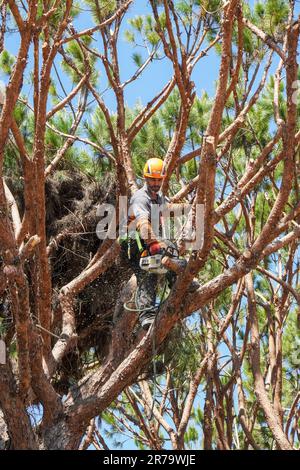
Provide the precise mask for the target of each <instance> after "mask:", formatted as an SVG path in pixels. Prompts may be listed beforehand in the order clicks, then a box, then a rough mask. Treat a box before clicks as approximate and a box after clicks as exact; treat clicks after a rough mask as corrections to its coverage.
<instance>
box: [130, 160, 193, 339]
mask: <svg viewBox="0 0 300 470" xmlns="http://www.w3.org/2000/svg"><path fill="white" fill-rule="evenodd" d="M143 176H144V179H145V184H144V186H143V187H142V188H141V189H139V190H138V191H136V192H135V193H134V195H133V196H132V198H131V200H130V205H129V210H128V236H127V238H126V240H125V239H123V240H122V241H121V246H122V251H123V255H125V256H126V257H127V259H128V261H129V263H130V267H131V268H132V270H133V271H134V273H135V275H136V277H137V292H136V304H137V307H138V310H139V321H140V323H141V325H142V327H143V328H144V329H145V330H147V329H148V328H149V327H150V326H151V325H152V323H153V321H154V319H155V316H156V314H157V312H158V307H156V306H155V302H156V297H157V290H158V287H159V282H160V279H161V275H160V273H166V276H167V281H168V283H169V286H170V287H171V286H172V285H173V284H174V282H175V280H176V274H179V273H180V272H181V271H183V269H184V268H185V267H186V260H185V259H179V257H178V256H176V255H175V254H174V252H175V251H177V250H176V246H174V245H173V244H172V243H171V242H170V241H169V240H168V239H166V238H165V235H164V224H163V213H164V210H165V209H166V212H168V208H170V207H171V206H170V203H169V202H168V199H167V198H166V197H165V196H164V195H163V194H162V193H161V191H160V189H161V186H162V183H163V179H164V172H163V160H161V159H160V158H150V159H149V160H147V162H146V164H145V166H144V172H143ZM157 255H160V256H159V257H157ZM144 257H147V259H151V258H152V259H153V260H154V261H156V260H157V258H159V259H160V260H161V261H160V262H161V266H155V265H154V266H153V269H151V268H150V269H149V270H143V269H142V266H143V265H145V264H147V263H144V262H143V261H144V260H143V258H144ZM141 260H142V263H141ZM145 261H146V260H145ZM198 287H199V283H198V282H197V281H196V280H194V281H193V282H192V284H191V285H190V288H189V291H190V292H191V291H194V290H196V289H197V288H198Z"/></svg>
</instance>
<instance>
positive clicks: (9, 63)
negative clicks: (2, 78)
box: [0, 49, 15, 76]
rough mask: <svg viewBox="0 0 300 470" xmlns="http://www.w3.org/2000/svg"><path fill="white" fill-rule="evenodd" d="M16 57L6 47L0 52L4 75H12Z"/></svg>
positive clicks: (1, 68) (0, 64) (0, 68)
mask: <svg viewBox="0 0 300 470" xmlns="http://www.w3.org/2000/svg"><path fill="white" fill-rule="evenodd" d="M14 63H15V57H14V56H13V55H12V54H10V52H8V51H7V50H6V49H4V50H3V51H2V52H1V54H0V70H1V72H2V73H3V74H4V75H8V76H9V75H11V73H12V67H13V65H14Z"/></svg>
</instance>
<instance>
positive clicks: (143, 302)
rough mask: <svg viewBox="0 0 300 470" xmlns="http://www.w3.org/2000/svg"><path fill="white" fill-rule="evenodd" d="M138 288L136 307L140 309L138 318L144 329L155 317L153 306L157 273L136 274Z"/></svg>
mask: <svg viewBox="0 0 300 470" xmlns="http://www.w3.org/2000/svg"><path fill="white" fill-rule="evenodd" d="M136 275H137V283H138V290H137V296H136V304H137V308H139V309H140V314H139V320H140V323H141V325H142V327H143V328H144V329H148V328H149V327H150V326H151V324H152V323H153V321H154V319H155V315H156V312H157V309H156V307H155V301H156V292H157V285H158V275H157V274H149V273H143V272H142V271H140V272H138V273H137V274H136Z"/></svg>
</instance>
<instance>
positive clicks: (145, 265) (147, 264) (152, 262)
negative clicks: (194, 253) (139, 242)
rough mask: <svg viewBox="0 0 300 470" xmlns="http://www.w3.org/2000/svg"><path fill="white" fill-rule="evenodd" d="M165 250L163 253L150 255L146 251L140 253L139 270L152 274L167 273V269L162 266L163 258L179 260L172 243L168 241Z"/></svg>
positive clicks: (176, 250) (176, 249)
mask: <svg viewBox="0 0 300 470" xmlns="http://www.w3.org/2000/svg"><path fill="white" fill-rule="evenodd" d="M166 243H167V245H168V246H167V248H166V249H164V250H163V253H161V254H156V255H150V253H149V251H148V250H147V249H146V250H144V251H143V252H142V254H141V258H140V268H141V269H142V270H143V271H148V272H149V273H153V274H165V273H167V272H168V269H167V268H166V267H165V266H164V265H163V264H162V259H163V258H164V257H165V256H168V257H169V258H176V259H178V258H179V253H178V248H177V247H176V245H174V243H172V242H170V241H168V242H166Z"/></svg>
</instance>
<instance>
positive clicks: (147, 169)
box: [144, 158, 164, 179]
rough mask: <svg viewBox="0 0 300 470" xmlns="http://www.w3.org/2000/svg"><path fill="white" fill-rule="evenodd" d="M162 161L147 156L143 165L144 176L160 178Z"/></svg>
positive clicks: (161, 176)
mask: <svg viewBox="0 0 300 470" xmlns="http://www.w3.org/2000/svg"><path fill="white" fill-rule="evenodd" d="M163 166H164V162H163V161H162V160H161V159H160V158H149V160H147V161H146V164H145V166H144V177H146V178H157V179H162V178H163V177H164V174H163Z"/></svg>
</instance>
